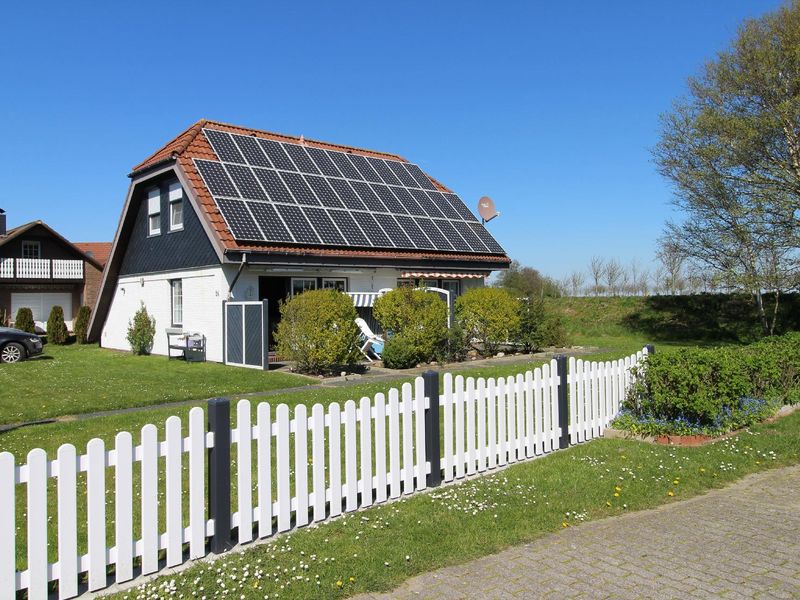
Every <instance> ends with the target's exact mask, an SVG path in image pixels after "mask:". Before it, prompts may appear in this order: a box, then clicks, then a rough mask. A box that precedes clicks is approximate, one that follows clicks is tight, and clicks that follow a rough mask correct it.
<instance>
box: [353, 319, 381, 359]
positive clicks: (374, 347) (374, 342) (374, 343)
mask: <svg viewBox="0 0 800 600" xmlns="http://www.w3.org/2000/svg"><path fill="white" fill-rule="evenodd" d="M356 325H358V328H359V329H360V330H361V335H362V336H363V338H364V344H363V345H362V346H361V348H360V350H361V354H363V355H364V357H365V358H366V359H367V360H368V361H369V362H372V358H371V357H370V355H369V354H370V352H371V353H372V354H373V355H375V356H376V357H378V359H380V357H381V352H383V345H384V344H385V343H386V341H385V340H384V339H383V338H382V337H381V336H379V335H377V334H375V333H374V332H373V331H372V329H370V328H369V325H367V322H366V321H365V320H364V319H362V318H360V317H359V318H358V319H356Z"/></svg>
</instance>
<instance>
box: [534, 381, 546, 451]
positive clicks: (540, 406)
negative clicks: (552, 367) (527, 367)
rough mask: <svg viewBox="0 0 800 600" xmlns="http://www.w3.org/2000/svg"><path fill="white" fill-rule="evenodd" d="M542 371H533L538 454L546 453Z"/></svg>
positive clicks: (535, 445) (535, 442)
mask: <svg viewBox="0 0 800 600" xmlns="http://www.w3.org/2000/svg"><path fill="white" fill-rule="evenodd" d="M542 395H543V394H542V369H541V367H536V368H535V369H534V370H533V411H534V415H533V420H534V423H535V428H536V432H535V435H534V447H535V449H536V454H537V455H541V454H543V453H544V433H543V432H544V403H543V402H542Z"/></svg>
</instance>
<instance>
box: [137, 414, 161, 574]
mask: <svg viewBox="0 0 800 600" xmlns="http://www.w3.org/2000/svg"><path fill="white" fill-rule="evenodd" d="M141 482H142V513H141V514H142V516H141V521H142V524H141V528H142V573H144V574H147V573H154V572H155V571H157V570H158V430H157V429H156V426H155V425H152V424H148V425H145V426H144V427H142V465H141Z"/></svg>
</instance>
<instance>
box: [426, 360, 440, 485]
mask: <svg viewBox="0 0 800 600" xmlns="http://www.w3.org/2000/svg"><path fill="white" fill-rule="evenodd" d="M422 379H423V380H424V382H425V396H427V397H428V399H429V400H430V406H429V407H428V408H427V409H426V410H425V458H426V460H427V461H428V462H429V463H430V465H431V472H430V473H428V477H427V479H426V483H427V485H428V487H437V486H438V485H440V484H441V483H442V459H441V454H442V452H441V445H440V443H439V374H438V373H437V372H436V371H425V372H424V373H423V374H422Z"/></svg>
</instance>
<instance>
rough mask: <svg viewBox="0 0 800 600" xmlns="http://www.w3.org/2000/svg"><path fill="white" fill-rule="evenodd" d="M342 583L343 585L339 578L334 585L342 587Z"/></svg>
mask: <svg viewBox="0 0 800 600" xmlns="http://www.w3.org/2000/svg"><path fill="white" fill-rule="evenodd" d="M343 585H344V584H343V583H342V580H341V579H340V580H339V581H337V582H336V587H342V586H343Z"/></svg>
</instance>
